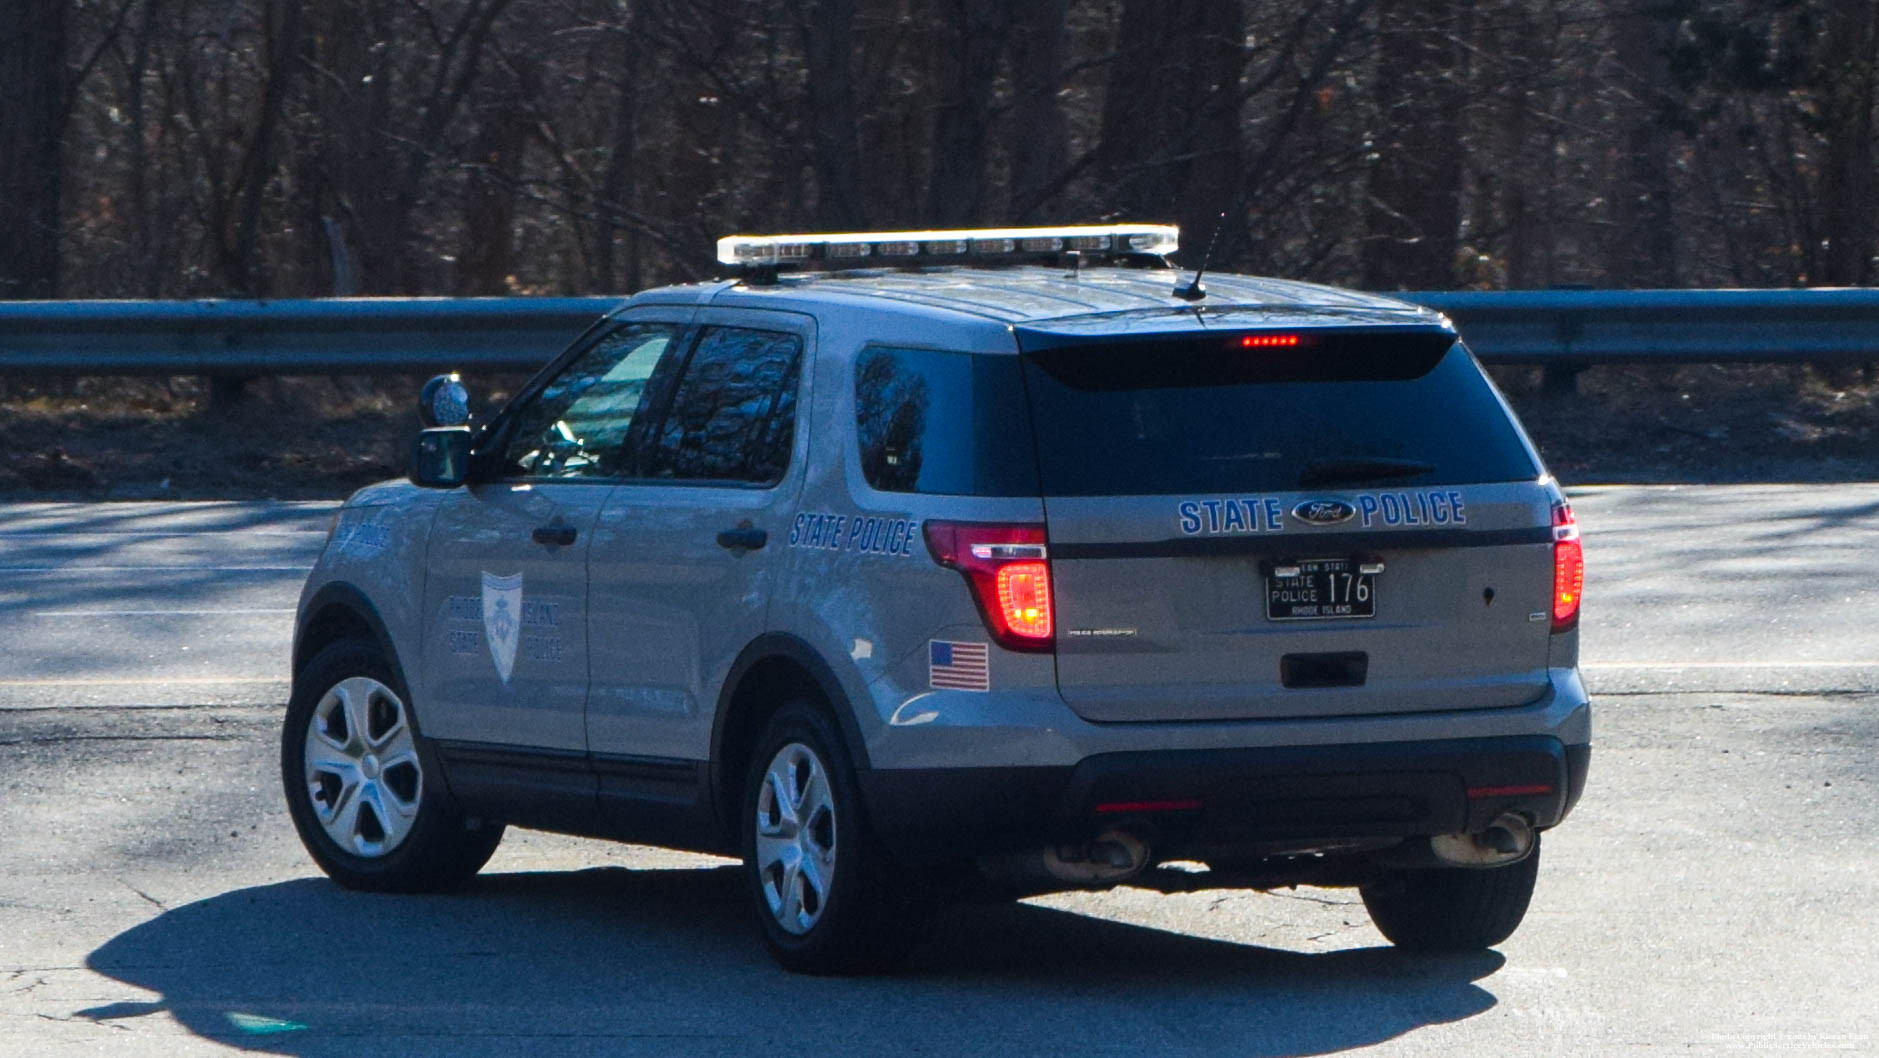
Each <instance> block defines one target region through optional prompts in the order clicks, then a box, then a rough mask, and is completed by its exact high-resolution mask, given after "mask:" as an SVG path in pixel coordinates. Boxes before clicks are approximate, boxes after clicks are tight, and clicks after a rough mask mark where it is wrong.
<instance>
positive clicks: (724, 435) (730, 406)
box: [645, 327, 802, 485]
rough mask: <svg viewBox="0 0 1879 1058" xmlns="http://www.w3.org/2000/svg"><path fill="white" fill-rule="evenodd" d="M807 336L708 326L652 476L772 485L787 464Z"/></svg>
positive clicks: (654, 455) (683, 380)
mask: <svg viewBox="0 0 1879 1058" xmlns="http://www.w3.org/2000/svg"><path fill="white" fill-rule="evenodd" d="M801 362H802V339H801V338H800V337H798V336H797V335H795V334H789V333H785V332H779V331H758V330H751V329H749V328H745V327H706V328H704V330H703V331H702V332H701V333H700V334H699V338H698V345H697V347H696V349H694V351H693V352H692V356H691V359H690V360H689V361H688V362H687V363H686V365H685V371H684V374H683V375H682V376H681V377H680V379H679V383H678V388H677V390H676V391H675V392H674V393H673V395H672V404H671V407H670V408H669V409H668V410H667V411H666V414H665V418H664V419H663V420H662V421H661V423H660V425H659V429H658V431H657V435H656V437H655V438H654V439H653V442H652V444H651V447H650V455H649V458H648V459H647V462H646V467H645V473H646V476H647V477H651V478H668V479H675V480H685V481H730V482H742V483H748V484H759V485H761V484H770V483H773V482H776V481H780V480H781V479H782V477H783V471H784V470H785V469H787V468H788V466H789V453H790V447H791V443H792V441H793V440H794V437H795V427H796V379H797V376H798V373H799V371H800V367H801Z"/></svg>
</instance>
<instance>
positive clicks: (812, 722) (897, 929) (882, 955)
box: [743, 703, 918, 974]
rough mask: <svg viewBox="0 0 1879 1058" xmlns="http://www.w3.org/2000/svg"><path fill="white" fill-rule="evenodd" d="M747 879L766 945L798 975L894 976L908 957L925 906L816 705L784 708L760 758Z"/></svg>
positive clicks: (751, 795) (750, 814)
mask: <svg viewBox="0 0 1879 1058" xmlns="http://www.w3.org/2000/svg"><path fill="white" fill-rule="evenodd" d="M743 823H744V825H743V853H744V875H745V879H746V883H747V887H748V889H749V892H750V896H751V903H752V905H753V908H754V910H755V912H756V915H757V920H758V926H759V928H760V929H761V930H762V933H763V940H764V945H765V947H767V948H769V950H770V954H771V955H772V956H773V957H775V959H776V961H777V962H779V963H781V964H782V965H783V967H784V968H785V969H788V970H791V971H794V972H796V973H809V974H841V973H856V972H862V971H867V970H875V969H885V968H888V967H891V966H892V965H894V964H895V963H897V962H898V961H899V960H900V958H901V957H902V956H904V955H905V954H906V950H907V948H908V947H909V946H910V945H911V942H912V940H913V938H914V936H915V935H916V930H917V921H916V918H915V913H916V912H917V910H918V908H917V907H916V906H914V903H913V901H911V900H910V899H908V890H907V889H906V888H904V887H902V886H899V885H897V884H896V880H897V878H898V872H896V871H894V870H893V869H892V868H891V865H890V864H889V863H888V861H887V860H886V859H885V857H883V856H882V855H881V854H880V853H879V852H878V851H877V850H876V849H875V848H874V846H873V843H872V842H871V841H870V839H869V835H868V834H867V828H866V827H865V826H864V824H863V821H862V819H861V798H860V796H859V793H858V785H857V783H856V781H855V775H854V769H853V767H852V765H850V764H849V761H848V757H847V755H846V753H845V752H844V751H843V749H842V743H841V738H840V734H839V733H838V732H837V731H836V730H835V727H834V724H833V723H832V722H831V721H830V720H829V719H828V717H827V716H826V715H825V714H824V713H822V711H820V710H819V709H816V708H815V707H814V706H812V705H809V704H807V703H792V704H789V705H785V706H783V707H782V708H781V709H779V710H778V711H777V713H776V716H775V717H773V718H772V719H771V721H770V723H769V726H768V727H766V728H765V729H764V733H763V735H762V736H761V737H760V738H759V739H758V740H757V745H756V750H755V752H754V753H753V754H752V755H751V761H750V771H749V773H748V777H747V779H746V781H745V783H744V798H743Z"/></svg>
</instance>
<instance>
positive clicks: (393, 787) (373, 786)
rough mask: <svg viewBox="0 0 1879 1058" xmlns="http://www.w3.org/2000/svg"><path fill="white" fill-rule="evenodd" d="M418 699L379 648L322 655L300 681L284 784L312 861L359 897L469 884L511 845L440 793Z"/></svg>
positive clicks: (368, 644)
mask: <svg viewBox="0 0 1879 1058" xmlns="http://www.w3.org/2000/svg"><path fill="white" fill-rule="evenodd" d="M434 779H435V769H434V768H433V767H432V765H431V760H430V753H429V748H428V747H427V746H425V745H424V743H423V737H422V736H421V735H419V734H418V730H417V727H416V725H415V723H414V722H413V719H412V716H411V708H410V704H409V696H408V695H407V694H406V693H405V690H404V687H403V685H402V684H401V683H400V681H399V680H398V677H397V675H396V673H394V672H393V671H392V667H391V665H390V664H389V663H388V662H387V660H386V659H385V656H384V654H383V653H382V652H381V651H380V649H379V647H378V645H377V644H376V643H374V642H372V641H371V640H366V639H348V640H344V641H342V642H339V643H334V644H332V645H331V646H328V647H326V648H325V649H323V650H321V651H320V652H319V653H318V654H317V655H315V656H314V658H313V660H312V661H310V662H308V663H307V667H306V668H305V669H304V670H303V671H302V672H301V674H300V675H299V677H298V678H296V679H295V680H294V693H293V698H292V700H291V701H289V702H288V704H287V718H286V722H285V724H284V725H283V727H282V731H281V780H282V784H283V786H284V788H285V790H286V794H287V808H288V812H289V814H290V815H292V816H293V820H294V828H295V829H296V830H298V831H299V833H300V842H301V844H303V845H305V846H306V848H307V852H308V853H309V854H311V855H312V857H313V861H314V862H315V863H317V864H319V865H320V869H321V870H323V871H325V872H326V873H327V874H328V875H329V876H330V877H331V878H332V879H333V880H334V881H336V882H338V883H339V884H341V885H343V886H346V887H347V888H349V889H371V890H390V891H403V892H419V891H425V890H435V889H445V888H450V887H452V886H455V885H459V884H461V883H463V882H465V881H467V880H468V879H469V878H470V877H472V876H473V875H475V874H476V872H477V871H478V870H480V869H482V866H483V864H484V863H486V862H488V860H489V857H490V856H491V855H492V854H493V853H494V852H495V851H496V845H497V843H498V842H500V841H501V840H502V827H500V826H497V825H491V824H476V825H472V824H471V823H469V822H468V821H466V820H465V819H464V817H463V816H462V815H461V814H459V813H458V812H457V811H456V810H455V808H454V807H453V806H451V805H449V804H447V803H446V802H445V800H444V798H443V796H442V795H441V793H440V792H439V791H438V790H437V789H436V788H435V784H434V781H433V780H434Z"/></svg>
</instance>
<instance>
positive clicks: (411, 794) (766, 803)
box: [282, 225, 1590, 973]
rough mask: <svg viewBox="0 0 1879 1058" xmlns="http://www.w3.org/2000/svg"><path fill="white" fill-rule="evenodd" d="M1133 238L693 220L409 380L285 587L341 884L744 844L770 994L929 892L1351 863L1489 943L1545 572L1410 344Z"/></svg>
mask: <svg viewBox="0 0 1879 1058" xmlns="http://www.w3.org/2000/svg"><path fill="white" fill-rule="evenodd" d="M1175 246H1176V232H1175V231H1174V229H1172V228H1168V227H1162V226H1152V225H1125V226H1116V227H1071V228H1057V229H1037V228H1030V229H1005V230H974V231H943V232H940V231H933V232H897V233H885V234H845V235H789V236H767V237H733V238H728V239H725V240H723V241H722V242H721V243H720V244H719V256H720V259H721V260H722V261H723V262H724V264H725V265H726V266H728V270H729V271H730V272H731V274H732V275H733V276H734V278H731V279H727V280H724V281H721V282H713V283H703V284H694V285H685V286H674V287H665V288H661V289H657V290H650V291H647V292H645V293H642V294H639V295H637V296H635V297H633V298H631V299H630V300H628V301H627V302H626V303H625V304H624V305H622V306H621V307H620V308H619V309H618V310H617V311H615V312H613V313H611V314H610V315H608V316H607V317H606V318H605V319H604V320H603V321H601V322H600V323H598V324H596V325H595V326H594V327H593V328H592V329H591V330H589V331H588V332H587V334H586V335H584V336H583V337H582V338H580V339H579V340H578V341H577V342H575V344H574V345H573V346H572V347H571V348H569V349H568V350H567V351H566V352H565V353H563V354H562V355H561V356H559V357H557V358H556V359H555V360H554V361H553V362H552V363H551V364H549V365H548V367H547V368H545V369H544V370H543V371H542V372H541V373H540V374H539V375H538V376H537V377H536V378H535V379H534V380H533V381H532V382H530V383H529V384H528V385H527V386H526V387H524V388H523V389H521V390H520V391H519V392H518V393H517V395H516V396H515V398H514V399H513V400H511V401H509V402H508V404H507V406H506V407H504V408H503V409H502V410H501V411H500V412H499V413H497V414H495V415H494V416H493V417H491V418H489V419H488V420H487V421H484V422H480V423H477V424H475V425H473V426H472V425H469V424H468V423H467V420H468V416H467V413H466V407H467V403H466V394H465V393H464V392H463V390H462V386H461V383H458V382H456V381H455V380H454V378H451V377H445V378H441V379H439V380H434V383H433V384H432V385H431V386H428V387H427V388H426V392H425V397H424V402H423V403H424V408H423V411H424V413H425V414H426V417H427V421H428V422H430V423H431V424H432V425H431V427H430V428H428V429H426V430H424V431H423V433H422V435H421V436H420V437H419V439H418V441H417V444H416V446H415V450H414V455H413V465H412V471H411V479H410V481H409V482H387V483H384V484H379V485H375V486H372V487H370V488H367V489H364V490H362V491H361V492H359V493H358V494H357V495H355V496H353V497H352V498H351V499H350V500H349V501H348V502H347V503H346V505H345V506H344V508H343V509H342V510H341V511H340V512H339V514H338V517H337V520H336V522H335V524H334V528H333V531H332V534H331V537H330V539H329V540H328V542H327V544H326V547H325V550H324V553H323V554H322V555H321V557H320V560H319V563H318V565H317V567H316V568H315V569H314V571H313V573H312V575H311V576H310V577H309V579H308V581H307V584H306V588H305V591H304V594H303V596H302V598H301V601H300V607H299V616H298V623H297V628H296V633H295V643H294V656H293V696H292V700H291V702H290V704H289V706H288V709H287V715H286V721H285V730H284V737H283V742H282V772H283V778H284V780H285V784H286V793H287V799H288V803H289V805H290V807H291V810H292V816H293V820H294V823H295V825H296V827H297V828H298V830H299V833H300V836H301V839H302V840H303V842H304V843H305V845H306V847H307V849H308V851H309V852H310V853H311V854H312V857H313V859H314V860H315V861H316V862H317V863H318V864H319V865H320V867H321V868H322V869H324V870H325V871H326V872H327V873H328V874H329V875H331V876H332V877H333V878H334V879H335V880H337V881H338V882H340V883H341V884H342V885H346V886H350V887H354V888H360V889H378V890H405V891H414V890H427V889H434V888H438V887H444V886H450V885H454V884H458V883H462V882H464V881H465V880H466V879H468V878H469V877H470V876H472V875H474V874H475V873H476V872H477V870H478V869H479V868H480V867H481V866H482V865H483V864H484V862H485V861H486V860H487V859H488V858H489V856H490V854H491V853H492V852H493V851H494V849H495V848H496V844H497V842H498V841H499V840H500V839H501V837H502V834H503V828H504V827H505V826H511V825H513V826H522V827H533V828H540V829H545V830H552V831H560V832H564V833H571V834H581V835H591V836H594V837H603V838H612V839H617V840H622V841H632V842H640V843H647V844H653V845H663V846H669V847H673V848H679V849H692V850H699V851H705V852H715V853H727V854H730V855H734V856H737V857H741V859H742V860H743V874H744V877H745V880H746V883H747V888H748V891H749V898H750V903H751V907H752V909H753V913H754V918H755V920H756V922H757V923H758V926H759V928H760V930H761V934H762V936H763V939H764V941H765V942H766V945H767V946H768V948H769V950H770V951H771V952H772V953H773V954H774V955H775V957H776V958H777V959H778V960H779V961H780V962H781V963H782V964H783V965H784V966H786V967H788V968H790V969H792V970H799V971H807V972H818V973H826V972H844V971H854V970H859V969H864V968H869V967H878V966H882V965H884V964H886V963H888V962H890V961H891V960H892V959H893V958H895V957H896V956H897V955H898V954H899V953H901V952H902V951H903V950H904V949H905V947H906V945H907V944H908V943H909V941H910V940H911V938H912V937H913V935H914V931H915V927H916V926H917V924H918V923H919V922H920V921H921V920H922V919H923V918H924V917H925V916H926V914H927V913H928V912H930V911H931V910H932V909H933V908H935V907H937V906H943V905H944V904H945V903H946V902H947V901H948V900H952V899H959V898H966V897H980V898H983V897H987V896H991V897H997V898H1006V899H1009V898H1013V897H1018V896H1024V895H1029V894H1035V893H1041V892H1048V891H1053V890H1066V889H1076V888H1102V887H1109V886H1116V885H1132V886H1140V887H1145V888H1150V889H1159V890H1164V891H1179V890H1190V889H1197V888H1254V889H1263V888H1272V887H1276V886H1284V885H1293V884H1312V885H1333V886H1356V887H1359V889H1360V891H1361V893H1362V895H1363V900H1364V903H1365V905H1366V906H1367V907H1368V909H1369V911H1370V914H1371V916H1372V918H1373V920H1374V921H1375V923H1376V925H1377V927H1378V928H1379V929H1380V930H1381V931H1382V932H1383V934H1384V935H1385V936H1387V937H1388V938H1389V939H1390V940H1392V941H1393V942H1395V943H1396V944H1397V945H1399V946H1402V947H1406V948H1412V949H1467V948H1479V947H1483V946H1487V945H1493V944H1497V943H1499V942H1501V941H1502V940H1504V939H1505V938H1506V937H1507V936H1509V935H1510V934H1511V933H1512V932H1513V930H1514V929H1515V927H1516V926H1517V925H1518V924H1519V922H1520V920H1521V918H1522V916H1523V915H1524V914H1525V912H1526V909H1527V904H1528V900H1529V897H1530V896H1531V894H1532V891H1533V885H1534V878H1535V875H1536V872H1537V870H1538V861H1539V847H1540V839H1541V834H1542V833H1543V832H1544V831H1545V830H1546V829H1548V828H1550V827H1552V826H1554V825H1556V824H1558V823H1559V822H1560V821H1561V820H1563V819H1564V818H1565V817H1566V814H1567V813H1568V812H1569V811H1570V810H1571V809H1572V806H1573V804H1574V802H1575V801H1576V800H1577V799H1578V797H1579V794H1580V792H1581V790H1582V788H1583V786H1584V783H1585V775H1586V767H1587V760H1588V756H1589V742H1590V711H1589V706H1588V702H1587V697H1586V692H1585V688H1584V686H1583V684H1582V683H1581V681H1580V677H1579V672H1578V669H1577V664H1578V635H1577V632H1576V630H1575V629H1576V625H1577V620H1578V614H1579V594H1580V584H1581V581H1582V579H1583V561H1582V557H1581V551H1580V543H1579V534H1578V531H1577V527H1576V526H1575V525H1574V523H1573V516H1572V511H1571V509H1570V508H1569V507H1568V506H1567V504H1566V502H1565V499H1564V497H1563V495H1562V494H1561V491H1560V489H1559V487H1558V485H1557V484H1555V482H1554V481H1553V479H1552V478H1551V477H1550V476H1548V474H1547V472H1546V470H1545V468H1544V467H1543V466H1542V465H1541V462H1540V459H1539V456H1538V455H1537V454H1536V452H1535V450H1534V447H1533V445H1532V444H1531V443H1530V442H1529V441H1528V439H1527V438H1526V436H1525V435H1524V433H1523V432H1522V430H1521V428H1520V426H1519V424H1518V423H1517V422H1516V421H1515V419H1514V416H1513V415H1512V413H1511V412H1510V411H1509V409H1508V407H1507V405H1506V403H1505V402H1504V401H1503V400H1502V399H1501V397H1500V395H1499V394H1498V393H1497V391H1496V390H1495V389H1494V387H1493V386H1492V385H1491V384H1490V382H1489V381H1488V379H1487V378H1486V377H1485V376H1484V375H1483V373H1482V371H1481V369H1480V367H1479V365H1478V364H1477V363H1476V361H1475V359H1474V358H1473V356H1472V355H1471V354H1470V353H1469V351H1468V350H1467V349H1466V348H1465V347H1464V346H1463V345H1462V343H1461V342H1460V341H1459V340H1458V339H1457V337H1456V334H1455V331H1454V329H1453V328H1452V327H1451V326H1450V325H1449V323H1448V322H1447V321H1446V320H1444V319H1443V318H1442V317H1440V316H1438V315H1435V314H1433V313H1430V312H1428V311H1425V310H1422V309H1419V308H1416V307H1413V306H1410V305H1406V304H1403V303H1401V302H1397V301H1392V300H1388V299H1385V298H1380V297H1374V296H1371V295H1367V294H1359V293H1353V292H1350V291H1344V290H1337V289H1332V288H1328V287H1322V286H1313V285H1307V284H1302V283H1294V282H1283V281H1277V280H1271V279H1255V278H1248V277H1242V276H1227V275H1221V276H1212V277H1209V278H1208V279H1207V281H1206V284H1205V285H1204V286H1203V284H1202V283H1201V282H1200V277H1199V276H1195V277H1193V278H1192V279H1191V280H1188V281H1186V282H1183V281H1182V280H1183V278H1184V277H1183V276H1181V275H1177V274H1176V273H1175V272H1174V271H1173V270H1172V269H1171V268H1170V267H1169V266H1168V264H1167V263H1166V257H1167V255H1168V254H1170V253H1172V252H1173V251H1174V249H1175Z"/></svg>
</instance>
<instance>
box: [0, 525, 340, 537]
mask: <svg viewBox="0 0 1879 1058" xmlns="http://www.w3.org/2000/svg"><path fill="white" fill-rule="evenodd" d="M324 532H326V528H325V527H324V526H310V527H308V528H305V529H243V528H227V529H217V528H208V529H189V530H172V529H60V528H58V527H56V526H54V527H52V528H47V529H0V538H11V537H15V536H22V537H31V536H58V537H69V536H135V537H141V538H144V539H162V540H188V539H192V538H195V537H202V536H215V535H220V534H223V533H238V534H240V535H241V536H243V537H249V536H306V535H308V534H318V533H324Z"/></svg>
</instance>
